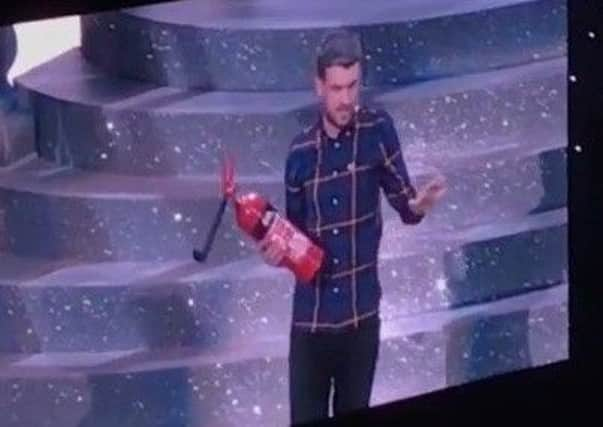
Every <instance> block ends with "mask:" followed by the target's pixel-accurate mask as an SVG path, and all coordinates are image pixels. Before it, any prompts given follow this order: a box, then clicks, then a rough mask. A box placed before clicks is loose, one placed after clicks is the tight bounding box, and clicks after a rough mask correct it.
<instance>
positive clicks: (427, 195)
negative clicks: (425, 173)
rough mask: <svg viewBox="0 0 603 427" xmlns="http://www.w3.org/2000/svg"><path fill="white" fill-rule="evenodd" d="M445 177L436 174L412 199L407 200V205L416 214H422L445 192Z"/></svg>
mask: <svg viewBox="0 0 603 427" xmlns="http://www.w3.org/2000/svg"><path fill="white" fill-rule="evenodd" d="M446 190H447V184H446V178H444V177H443V176H442V175H438V176H436V177H435V178H433V179H432V180H431V181H429V182H428V183H427V184H426V185H425V186H424V187H423V188H421V189H420V190H419V191H417V195H416V197H415V198H414V199H410V200H409V201H408V206H409V207H410V208H411V209H412V210H413V211H414V212H415V213H416V214H418V215H424V214H426V213H427V211H429V210H430V209H431V208H432V207H433V206H434V205H435V204H436V203H437V202H438V200H440V199H441V198H442V197H444V194H446Z"/></svg>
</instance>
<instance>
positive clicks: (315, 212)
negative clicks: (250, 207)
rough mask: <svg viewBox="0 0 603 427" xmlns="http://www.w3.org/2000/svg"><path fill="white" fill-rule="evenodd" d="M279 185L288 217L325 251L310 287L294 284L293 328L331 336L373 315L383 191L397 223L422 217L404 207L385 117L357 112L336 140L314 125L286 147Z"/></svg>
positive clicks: (399, 166) (396, 153) (402, 174)
mask: <svg viewBox="0 0 603 427" xmlns="http://www.w3.org/2000/svg"><path fill="white" fill-rule="evenodd" d="M285 184H286V214H287V218H288V219H289V220H290V221H291V222H292V223H293V224H295V225H296V226H297V227H299V229H300V230H301V231H303V232H304V233H305V234H306V235H307V236H308V237H309V238H310V239H312V240H313V241H314V242H315V243H316V244H318V245H319V246H320V247H321V248H323V249H324V251H325V254H326V257H325V262H324V264H323V267H322V268H321V270H320V272H319V274H318V275H317V276H316V277H315V279H314V280H313V281H312V282H311V283H305V282H300V281H298V282H297V283H296V286H295V293H294V297H293V326H294V327H296V328H304V329H306V328H307V329H311V330H312V331H315V330H324V331H331V332H337V331H342V330H343V329H347V328H349V327H354V326H357V325H358V322H360V321H362V320H363V319H366V318H369V317H371V316H375V315H378V312H379V301H380V299H381V286H380V284H379V279H378V275H377V255H378V249H379V243H380V241H381V233H382V215H381V189H383V191H384V193H385V195H386V197H387V200H388V201H389V203H390V205H391V206H392V207H393V208H394V209H396V211H397V212H398V213H399V214H400V217H401V220H402V222H404V223H405V224H417V223H419V222H420V221H421V220H422V218H423V216H420V215H416V214H414V213H413V212H412V211H411V210H410V209H409V207H408V200H409V198H412V197H414V196H415V194H416V191H415V189H414V187H413V186H412V185H411V182H410V179H409V176H408V172H407V169H406V165H405V163H404V159H403V156H402V151H401V146H400V141H399V139H398V135H397V132H396V130H395V128H394V124H393V120H392V118H391V116H390V115H389V114H388V113H387V112H385V111H382V110H379V111H375V110H368V109H360V110H359V111H358V112H357V113H356V114H355V117H354V120H352V122H351V123H350V125H348V126H347V127H346V128H345V129H342V130H341V132H340V133H339V136H338V137H337V139H332V138H330V137H329V136H328V135H327V133H326V132H325V131H324V129H323V127H322V120H319V121H318V122H317V123H316V124H315V125H314V126H313V127H311V128H310V129H307V130H305V131H304V132H302V133H301V134H300V135H298V136H297V137H296V138H294V140H293V142H292V143H291V145H290V148H289V153H288V156H287V161H286V166H285Z"/></svg>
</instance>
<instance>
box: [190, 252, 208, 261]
mask: <svg viewBox="0 0 603 427" xmlns="http://www.w3.org/2000/svg"><path fill="white" fill-rule="evenodd" d="M193 258H194V259H195V261H197V262H205V260H206V259H207V252H201V251H199V250H197V249H194V250H193Z"/></svg>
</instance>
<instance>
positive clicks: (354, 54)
mask: <svg viewBox="0 0 603 427" xmlns="http://www.w3.org/2000/svg"><path fill="white" fill-rule="evenodd" d="M361 60H362V43H361V42H360V37H358V35H356V34H354V33H352V32H350V31H347V30H336V31H333V32H330V33H328V34H327V35H326V36H325V37H324V39H323V40H322V43H321V44H320V46H319V48H318V51H317V55H316V73H317V74H318V77H320V78H321V79H324V78H325V75H326V71H327V68H329V67H332V66H334V65H340V66H342V67H346V68H347V67H351V66H352V65H354V64H356V63H357V62H360V61H361Z"/></svg>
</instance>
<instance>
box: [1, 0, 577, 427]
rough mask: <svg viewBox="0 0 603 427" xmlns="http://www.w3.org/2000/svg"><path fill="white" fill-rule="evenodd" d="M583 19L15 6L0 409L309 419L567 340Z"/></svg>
mask: <svg viewBox="0 0 603 427" xmlns="http://www.w3.org/2000/svg"><path fill="white" fill-rule="evenodd" d="M566 17H567V7H566V2H565V1H562V0H485V1H473V0H459V1H455V2H449V1H445V0H421V1H419V0H407V1H404V2H392V1H387V0H373V1H371V2H364V1H359V0H358V1H349V0H348V1H344V0H331V1H328V2H326V1H325V2H319V1H318V0H307V1H304V2H298V1H292V0H196V1H176V2H166V3H160V4H155V5H148V6H141V7H136V8H130V9H122V10H113V11H107V12H101V13H94V14H87V15H81V16H67V17H60V18H54V19H48V20H40V21H34V22H26V23H19V24H15V25H13V26H6V27H2V28H0V413H1V414H2V417H1V418H2V421H1V422H0V424H2V426H6V427H31V426H47V427H53V426H61V427H105V426H111V427H120V426H124V427H125V426H128V427H159V426H166V427H167V426H169V427H172V426H191V427H204V426H211V427H214V426H218V427H229V426H249V427H253V426H262V427H265V426H268V427H271V426H286V425H291V424H295V425H297V424H301V423H305V422H312V421H318V420H321V419H325V418H328V417H338V416H340V415H344V414H350V413H353V412H354V411H355V410H359V409H362V408H366V407H377V406H379V405H382V404H385V403H389V402H393V401H399V400H404V399H408V398H411V397H415V396H421V395H425V394H427V393H430V392H432V391H436V390H442V389H445V388H448V387H452V386H457V385H462V384H465V383H469V382H473V381H477V380H484V379H488V378H492V377H494V376H498V375H502V374H506V373H510V372H514V371H519V370H524V369H529V368H533V367H537V366H543V365H547V364H550V363H553V362H557V361H561V360H565V359H567V358H568V313H567V306H568V286H569V283H568V274H567V270H568V259H567V252H568V248H567V194H566V193H567V178H566V146H567V93H566V92H567V82H568V73H567V40H566V39H567V28H566Z"/></svg>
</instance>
